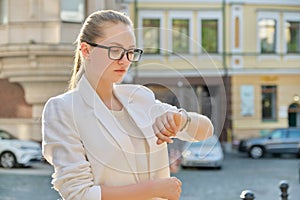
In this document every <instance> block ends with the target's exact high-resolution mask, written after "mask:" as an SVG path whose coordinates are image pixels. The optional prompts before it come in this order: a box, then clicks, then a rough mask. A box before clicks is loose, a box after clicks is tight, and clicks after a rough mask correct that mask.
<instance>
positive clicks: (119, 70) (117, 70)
mask: <svg viewBox="0 0 300 200" xmlns="http://www.w3.org/2000/svg"><path fill="white" fill-rule="evenodd" d="M114 71H115V72H118V73H125V72H126V70H125V69H116V70H114Z"/></svg>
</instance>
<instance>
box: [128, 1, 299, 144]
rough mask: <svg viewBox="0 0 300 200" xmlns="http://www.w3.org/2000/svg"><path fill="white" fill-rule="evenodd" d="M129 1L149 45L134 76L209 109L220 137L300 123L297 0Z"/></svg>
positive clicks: (192, 106)
mask: <svg viewBox="0 0 300 200" xmlns="http://www.w3.org/2000/svg"><path fill="white" fill-rule="evenodd" d="M127 3H128V5H129V10H130V14H131V16H132V18H135V22H136V23H137V26H136V27H137V31H136V32H137V35H138V45H139V46H140V47H141V48H143V49H144V50H145V55H144V56H143V60H142V62H141V63H140V64H139V66H138V68H136V69H135V70H133V72H132V77H133V79H134V80H135V81H136V82H138V83H142V84H147V85H150V86H151V87H152V88H153V89H154V90H155V91H156V93H157V94H158V97H161V98H163V99H167V100H169V102H172V101H173V102H174V96H176V97H177V101H176V102H175V103H178V102H179V103H180V104H181V106H183V107H185V108H187V109H189V110H196V111H200V112H202V113H204V114H206V115H208V116H209V117H210V118H211V119H212V121H213V123H214V125H215V127H216V133H215V134H221V133H222V134H221V137H220V138H221V140H223V141H228V142H233V140H240V139H242V138H247V137H252V136H258V135H263V134H265V133H266V132H267V131H269V130H270V129H273V128H276V127H287V126H300V123H299V122H300V108H299V94H300V1H298V0H289V1H285V0H279V1H278V0H276V1H275V0H266V1H258V0H257V1H256V0H254V1H253V0H251V1H250V0H239V1H236V0H226V1H225V0H210V1H208V0H190V1H178V0H173V1H171V0H163V1H156V0H152V1H151V0H138V1H127ZM166 88H167V89H166ZM197 98H198V99H197Z"/></svg>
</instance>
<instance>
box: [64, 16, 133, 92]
mask: <svg viewBox="0 0 300 200" xmlns="http://www.w3.org/2000/svg"><path fill="white" fill-rule="evenodd" d="M107 23H114V24H117V23H124V24H125V25H129V26H133V25H132V21H131V20H130V18H129V17H128V16H126V15H125V14H123V13H121V12H118V11H114V10H101V11H96V12H94V13H92V14H91V15H89V16H88V17H87V18H86V20H85V22H84V24H83V25H82V27H81V30H80V32H79V34H78V37H77V40H76V41H75V43H77V48H76V50H75V58H74V66H73V71H72V77H71V79H70V82H69V90H70V89H73V88H75V87H76V85H77V82H78V80H79V79H80V77H81V76H82V74H83V73H84V69H83V67H82V63H83V58H82V55H81V53H80V45H81V43H82V42H83V41H86V42H94V41H95V40H96V39H98V38H101V37H102V38H103V37H104V36H105V35H104V30H105V25H106V24H107Z"/></svg>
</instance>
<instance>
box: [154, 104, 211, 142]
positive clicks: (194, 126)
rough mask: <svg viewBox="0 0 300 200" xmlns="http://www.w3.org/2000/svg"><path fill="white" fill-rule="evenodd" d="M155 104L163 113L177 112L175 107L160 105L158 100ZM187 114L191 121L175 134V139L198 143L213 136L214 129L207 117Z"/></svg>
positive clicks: (191, 113)
mask: <svg viewBox="0 0 300 200" xmlns="http://www.w3.org/2000/svg"><path fill="white" fill-rule="evenodd" d="M156 103H157V104H159V106H160V107H161V108H162V110H164V111H165V112H167V111H178V109H177V107H176V106H172V105H170V104H166V103H162V102H160V101H159V100H156ZM187 114H188V115H189V117H190V118H191V121H190V123H189V124H188V126H186V127H185V128H184V129H183V130H182V131H180V132H178V133H177V134H176V138H178V139H180V140H183V141H198V140H202V139H205V138H208V137H210V136H211V135H213V131H214V127H213V125H212V123H211V121H210V119H209V118H208V117H206V116H205V115H202V114H199V113H196V112H187ZM199 138H201V139H199Z"/></svg>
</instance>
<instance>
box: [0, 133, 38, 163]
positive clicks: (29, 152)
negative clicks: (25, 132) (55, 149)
mask: <svg viewBox="0 0 300 200" xmlns="http://www.w3.org/2000/svg"><path fill="white" fill-rule="evenodd" d="M41 158H42V151H41V146H40V144H39V143H38V142H33V141H25V140H19V139H17V138H15V137H14V136H12V135H11V134H10V133H8V132H7V131H4V130H0V166H1V167H3V168H13V167H16V166H20V165H22V166H30V164H31V163H32V161H35V160H41Z"/></svg>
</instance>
